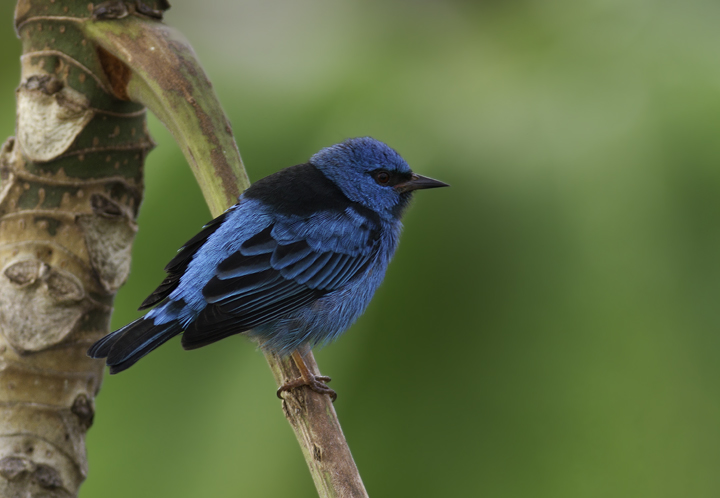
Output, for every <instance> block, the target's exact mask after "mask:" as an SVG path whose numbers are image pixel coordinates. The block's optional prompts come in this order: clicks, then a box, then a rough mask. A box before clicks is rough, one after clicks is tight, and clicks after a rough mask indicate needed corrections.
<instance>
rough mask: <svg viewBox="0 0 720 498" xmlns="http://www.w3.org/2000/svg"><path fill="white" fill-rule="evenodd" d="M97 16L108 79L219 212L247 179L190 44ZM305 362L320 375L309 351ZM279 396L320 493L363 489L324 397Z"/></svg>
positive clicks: (288, 371) (165, 32)
mask: <svg viewBox="0 0 720 498" xmlns="http://www.w3.org/2000/svg"><path fill="white" fill-rule="evenodd" d="M96 17H98V16H97V15H96ZM101 17H104V20H98V21H95V22H87V23H83V24H82V29H83V31H84V33H85V34H86V36H88V38H89V39H91V40H92V41H93V42H94V43H96V44H97V46H98V47H100V48H101V52H100V54H101V60H104V62H103V67H104V68H105V77H106V78H107V84H108V86H109V87H110V88H112V89H113V92H114V93H115V95H117V96H118V97H124V98H128V99H130V100H132V101H134V102H139V103H141V104H143V105H146V106H147V107H148V108H149V109H150V110H151V111H152V112H153V113H155V114H156V115H157V116H158V118H159V119H160V120H161V121H162V122H163V123H164V124H165V126H167V127H168V128H169V129H170V131H171V132H172V133H173V135H174V136H175V138H176V140H177V141H178V143H179V144H180V147H181V148H182V150H183V152H184V154H185V157H186V158H187V160H188V162H189V163H190V166H191V168H192V169H193V172H194V174H195V178H196V179H197V181H198V184H199V185H200V188H201V190H202V192H203V195H204V196H205V200H206V201H207V203H208V205H209V206H210V210H211V212H212V214H213V216H218V215H219V214H221V213H222V212H223V211H224V210H225V209H226V208H228V207H229V206H231V205H232V204H234V203H235V202H236V198H237V195H238V193H239V192H240V191H242V190H244V189H245V188H247V186H248V185H249V181H248V179H247V175H246V173H245V170H244V167H243V164H242V160H241V159H240V154H239V152H238V149H237V146H236V144H235V140H234V138H233V136H232V132H231V129H230V126H229V124H228V121H227V118H226V117H225V115H224V113H223V111H222V108H221V107H220V104H219V102H218V100H217V97H216V96H215V93H214V91H213V90H212V87H211V84H210V82H209V80H208V79H207V77H206V76H205V73H204V72H203V70H202V68H201V67H200V64H199V62H198V61H197V59H196V57H195V54H194V52H193V50H192V48H191V47H190V45H189V44H188V42H187V41H186V40H185V39H184V38H183V37H182V36H181V35H180V34H179V33H178V32H177V31H176V30H174V29H173V28H170V27H168V26H165V25H163V24H161V23H160V22H158V21H157V20H153V19H149V18H143V17H140V16H133V15H123V16H121V17H119V18H118V16H114V15H111V17H110V18H109V17H107V16H101ZM266 358H267V361H268V363H269V365H270V368H271V369H272V371H273V374H274V376H275V380H276V381H277V384H278V386H281V385H283V384H284V383H285V382H286V381H287V380H289V379H294V378H297V377H299V372H298V370H297V368H296V367H295V364H294V363H293V362H292V361H291V360H290V359H284V360H283V359H280V358H278V357H277V356H274V355H271V354H268V355H266ZM306 361H307V364H308V367H310V368H311V369H312V370H313V371H314V373H315V374H317V375H319V374H320V372H319V371H318V368H317V364H316V363H315V360H314V358H313V356H312V353H308V354H307V356H306ZM284 396H285V398H284V400H283V402H282V403H283V412H284V413H285V416H286V417H287V419H288V421H289V422H290V425H291V426H292V428H293V430H294V431H295V435H296V437H297V439H298V442H299V443H300V446H301V448H302V451H303V455H304V456H305V460H306V462H307V464H308V467H309V468H310V472H311V474H312V477H313V480H314V481H315V486H316V487H317V489H318V493H319V494H320V496H322V497H365V496H367V493H366V492H365V489H364V487H363V484H362V480H361V479H360V475H359V473H358V471H357V467H356V466H355V463H354V461H353V459H352V455H351V453H350V449H349V447H348V445H347V442H346V441H345V437H344V435H343V433H342V429H341V427H340V423H339V422H338V419H337V415H336V413H335V410H334V408H333V406H332V402H331V401H330V400H329V397H328V396H323V395H320V394H317V393H315V392H314V391H311V390H309V389H307V388H303V389H296V390H293V391H292V392H290V393H286V394H285V395H284Z"/></svg>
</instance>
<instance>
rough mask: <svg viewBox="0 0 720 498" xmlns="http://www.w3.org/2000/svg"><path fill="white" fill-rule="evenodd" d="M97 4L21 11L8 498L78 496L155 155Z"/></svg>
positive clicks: (4, 483)
mask: <svg viewBox="0 0 720 498" xmlns="http://www.w3.org/2000/svg"><path fill="white" fill-rule="evenodd" d="M91 14H92V12H91V11H90V10H89V9H88V4H87V3H86V2H78V1H75V2H62V3H61V2H54V1H51V0H50V1H47V0H46V1H40V0H37V1H33V0H21V1H20V2H19V3H18V4H17V7H16V12H15V26H16V30H17V34H18V36H19V37H20V39H21V41H22V45H23V55H22V58H21V65H22V72H21V83H20V86H19V88H18V90H17V126H16V135H17V136H16V137H15V138H10V139H9V140H7V141H6V142H5V144H4V145H3V148H2V151H1V152H0V178H1V179H2V187H1V190H0V495H2V496H5V497H10V496H53V497H55V496H57V497H61V496H62V497H64V496H75V495H77V492H78V488H79V486H80V484H81V483H82V482H83V480H84V479H85V477H86V475H87V461H86V457H85V432H86V431H87V429H88V428H89V427H90V425H91V424H92V421H93V415H94V398H95V395H96V394H97V392H98V389H99V387H100V383H101V380H102V372H103V365H102V363H101V362H98V361H94V360H91V359H90V358H88V357H87V356H86V355H85V351H86V350H87V348H88V346H90V345H91V344H92V343H93V342H94V341H96V340H97V339H99V338H100V337H102V336H103V335H104V334H106V333H107V332H108V328H109V321H110V312H111V311H112V304H113V298H114V296H115V292H116V291H117V289H118V288H119V287H120V285H122V283H123V282H124V281H125V279H126V278H127V275H128V272H129V269H130V250H131V247H132V242H133V239H134V237H135V232H136V230H137V227H136V225H135V219H136V216H137V212H138V207H139V205H140V201H141V199H142V191H143V180H142V168H143V162H144V160H145V156H146V155H147V153H148V151H149V150H150V149H151V148H152V147H153V142H152V140H151V139H150V136H149V135H148V132H147V128H146V122H145V109H144V107H143V106H142V105H140V104H137V103H134V102H129V101H126V100H121V99H119V98H117V97H116V96H115V95H114V94H113V92H112V89H111V88H110V87H109V86H108V81H107V80H106V79H104V78H103V77H102V75H103V71H102V65H101V61H100V59H99V56H98V52H97V50H96V48H95V46H94V44H92V43H90V42H88V40H87V39H86V37H85V35H84V34H83V32H82V30H81V29H79V26H78V24H77V22H75V21H74V19H88V18H90V16H91Z"/></svg>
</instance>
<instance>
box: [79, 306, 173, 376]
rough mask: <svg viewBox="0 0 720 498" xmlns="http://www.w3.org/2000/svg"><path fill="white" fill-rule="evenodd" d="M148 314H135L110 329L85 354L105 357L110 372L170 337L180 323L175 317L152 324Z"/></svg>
mask: <svg viewBox="0 0 720 498" xmlns="http://www.w3.org/2000/svg"><path fill="white" fill-rule="evenodd" d="M153 322H154V320H153V319H152V318H139V319H137V320H135V321H134V322H132V323H129V324H128V325H125V326H124V327H122V328H120V329H118V330H116V331H115V332H112V333H110V334H108V335H106V336H105V337H103V338H102V339H100V340H99V341H98V342H96V343H95V344H93V345H92V347H91V348H90V349H89V350H88V352H87V354H88V356H90V357H91V358H107V365H108V366H109V367H110V373H111V374H115V373H118V372H122V371H123V370H125V369H127V368H130V367H131V366H133V365H134V364H135V362H137V361H138V360H139V359H140V358H142V357H143V356H145V355H146V354H148V353H149V352H150V351H152V350H153V349H155V348H156V347H158V346H160V345H161V344H163V343H164V342H166V341H168V340H170V339H172V338H173V337H175V336H176V335H178V334H179V333H180V332H182V326H181V325H180V323H179V322H178V321H177V320H172V321H169V322H167V323H162V324H158V325H156V324H155V323H153Z"/></svg>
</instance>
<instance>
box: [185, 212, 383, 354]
mask: <svg viewBox="0 0 720 498" xmlns="http://www.w3.org/2000/svg"><path fill="white" fill-rule="evenodd" d="M379 234H380V227H379V222H376V221H374V220H371V219H368V218H367V217H366V216H363V215H361V214H360V213H357V212H355V211H353V210H352V209H347V210H346V211H345V212H341V213H337V212H335V213H327V212H326V213H322V212H321V213H316V214H315V215H313V216H311V217H310V218H309V219H308V218H302V219H293V218H290V217H288V218H284V219H280V220H276V222H275V223H273V224H271V225H269V226H268V227H266V228H264V229H263V230H261V231H260V232H258V233H257V234H255V235H254V236H253V237H250V238H249V239H248V240H246V241H245V242H244V243H243V244H242V245H241V246H240V248H239V250H238V251H236V252H234V253H233V254H231V255H230V256H228V257H227V258H226V259H224V260H223V261H221V262H220V264H219V265H218V266H217V271H216V274H215V276H214V277H212V278H211V279H210V280H209V281H208V283H207V284H206V285H205V287H203V290H202V294H203V297H204V298H205V301H206V302H207V303H208V304H207V306H206V307H205V308H204V309H203V310H202V311H201V312H200V314H199V316H198V317H197V318H196V319H195V320H194V321H193V322H192V323H191V324H190V325H188V327H187V328H186V330H185V333H184V334H183V338H182V345H183V347H184V348H185V349H195V348H199V347H202V346H205V345H207V344H210V343H212V342H215V341H218V340H220V339H223V338H225V337H227V336H230V335H233V334H237V333H240V332H244V331H246V330H250V329H252V328H255V327H257V326H259V325H262V324H265V323H268V322H270V321H272V320H276V319H278V318H282V317H283V316H286V315H287V314H289V313H291V312H293V311H295V310H297V309H299V308H301V307H303V306H306V305H308V304H310V303H312V302H314V301H316V300H317V299H319V298H320V297H322V296H323V295H325V294H327V293H328V292H331V291H333V290H336V289H339V288H341V287H342V286H343V285H345V284H346V283H348V282H349V281H350V280H351V279H353V278H354V277H355V276H356V275H358V274H360V273H361V272H363V271H364V270H365V269H366V268H367V266H368V265H369V264H370V263H371V262H372V260H373V258H374V257H375V255H376V254H377V250H378V246H379V238H380V235H379Z"/></svg>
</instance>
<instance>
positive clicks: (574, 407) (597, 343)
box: [0, 0, 720, 498]
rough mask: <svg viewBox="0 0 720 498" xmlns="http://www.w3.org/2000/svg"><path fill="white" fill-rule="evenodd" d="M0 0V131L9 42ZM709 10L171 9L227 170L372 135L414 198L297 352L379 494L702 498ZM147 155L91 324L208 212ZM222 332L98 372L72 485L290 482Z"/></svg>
mask: <svg viewBox="0 0 720 498" xmlns="http://www.w3.org/2000/svg"><path fill="white" fill-rule="evenodd" d="M13 6H14V2H13V1H11V0H0V20H2V21H1V22H2V26H3V27H2V28H1V29H0V37H1V38H0V46H1V47H2V50H1V51H0V67H1V68H2V70H1V71H0V137H5V136H9V135H12V134H13V126H14V124H13V121H14V105H15V104H14V89H15V87H16V86H17V84H18V81H19V67H18V59H17V57H18V55H19V53H20V45H19V43H18V42H17V41H16V40H15V38H14V34H13V31H12V10H13ZM719 17H720V4H718V2H717V0H712V1H701V0H688V1H685V2H671V1H650V0H622V1H620V0H604V1H601V0H587V1H581V2H578V1H574V0H536V1H531V0H527V1H521V0H516V1H505V2H501V1H482V2H460V1H456V2H451V1H446V2H440V1H431V0H424V1H410V0H404V1H402V0H392V1H391V0H382V1H381V0H369V1H361V0H357V1H336V0H332V1H331V0H310V1H304V2H298V1H293V0H277V1H273V2H267V1H262V0H252V1H243V2H240V1H236V0H225V1H218V0H213V1H205V2H199V1H194V2H193V1H191V0H173V8H172V10H171V11H169V12H168V14H167V16H166V20H167V22H168V23H171V24H173V25H175V26H177V27H179V28H180V29H181V30H182V31H183V32H185V34H186V35H187V36H188V37H189V39H190V40H191V42H192V43H193V44H194V46H195V48H196V51H197V52H198V54H199V56H200V59H201V60H202V61H203V64H204V66H205V68H206V70H207V72H208V74H209V75H210V78H211V79H212V81H213V83H214V85H215V88H216V90H217V93H218V95H219V97H220V100H221V101H222V103H223V105H224V106H225V109H226V111H227V113H228V115H229V118H230V120H231V122H232V123H233V127H234V130H235V134H236V137H237V140H238V143H239V146H240V150H241V153H242V155H243V158H244V160H245V164H246V167H247V169H248V171H249V174H250V177H251V179H253V180H257V179H259V178H261V177H263V176H265V175H267V174H269V173H271V172H274V171H276V170H278V169H280V168H282V167H285V166H289V165H292V164H297V163H301V162H304V161H306V160H307V158H308V157H309V156H310V155H311V154H312V153H314V152H315V151H317V150H318V149H319V148H321V147H323V146H327V145H330V144H333V143H335V142H338V141H341V140H343V139H345V138H347V137H352V136H358V135H372V136H374V137H376V138H378V139H381V140H383V141H386V142H387V143H389V144H390V145H392V146H393V147H395V148H396V149H397V150H398V151H400V153H401V154H403V155H404V157H405V158H406V159H407V160H408V162H409V163H410V165H411V166H412V167H413V168H414V169H415V170H416V171H418V172H420V173H422V174H426V175H429V176H432V177H435V178H439V179H442V180H444V181H446V182H448V183H450V184H452V188H450V189H443V190H435V191H428V192H421V193H419V194H418V195H417V196H416V200H415V202H414V205H413V206H412V208H411V209H410V211H409V212H408V214H407V216H406V218H405V233H404V235H403V239H402V243H401V245H400V248H399V250H398V253H397V255H396V258H395V260H394V262H393V264H392V265H391V267H390V269H389V271H388V274H387V278H386V281H385V283H384V284H383V286H382V287H381V288H380V290H379V291H378V293H377V295H376V297H375V299H374V301H373V303H372V304H371V306H370V308H369V309H368V311H367V313H366V314H365V315H364V316H363V317H362V318H361V319H360V320H359V322H358V323H357V324H356V325H355V326H354V327H353V328H352V329H351V330H350V331H349V332H348V334H346V335H345V336H343V337H342V339H341V340H340V341H338V342H337V343H336V344H334V345H332V346H330V347H328V348H326V349H324V350H322V351H319V352H317V359H318V362H319V363H320V365H321V368H322V371H323V372H324V373H327V374H329V375H331V376H332V377H333V379H334V380H333V382H332V387H333V388H334V389H336V390H337V391H338V393H339V398H338V401H337V403H336V404H335V407H336V409H337V411H338V414H339V417H340V420H341V422H342V424H343V428H344V430H345V434H346V436H347V438H348V441H349V443H350V446H351V448H352V451H353V453H354V455H355V458H356V461H357V464H358V466H359V469H360V472H361V474H362V476H363V479H364V481H365V484H366V486H367V489H368V491H369V493H370V495H371V496H373V497H374V498H381V497H405V496H408V497H438V496H441V497H455V496H462V497H465V496H478V497H493V498H496V497H498V498H502V497H508V498H516V497H533V498H535V497H548V498H558V497H567V498H589V497H598V498H600V497H602V498H606V497H610V496H612V497H628V498H638V497H649V498H662V497H693V498H700V497H713V498H716V497H717V496H720V392H719V389H720V383H719V382H718V380H719V378H718V376H719V374H720V364H719V362H718V354H719V353H720V334H718V328H719V326H720V309H719V307H718V300H719V298H720V258H718V255H719V254H720V226H718V220H719V219H720V167H719V165H720V139H719V137H718V130H720V56H719V55H718V54H719V49H718V47H720V30H719V29H718V18H719ZM150 127H151V131H152V134H153V136H154V137H155V139H156V141H157V142H158V144H159V146H158V148H157V149H156V150H155V151H154V152H152V153H151V154H150V156H149V159H148V162H147V190H146V199H145V202H144V204H143V207H142V211H141V214H140V219H139V225H140V231H139V233H138V236H137V241H136V243H135V248H134V252H133V269H132V274H131V276H130V280H129V281H128V283H127V284H126V285H125V287H124V288H123V289H122V290H121V291H120V293H119V295H118V297H117V301H116V308H115V314H114V317H113V326H114V327H119V326H121V325H123V324H125V323H127V322H128V321H130V320H132V319H133V318H135V317H137V316H139V314H138V312H136V311H134V310H135V308H136V307H137V305H138V304H139V303H140V302H141V301H142V299H143V298H144V297H145V296H146V295H147V294H148V293H149V292H150V291H152V290H153V288H154V287H155V285H156V284H157V283H159V281H160V280H161V279H162V277H163V272H162V268H163V266H164V265H165V263H166V262H167V261H168V260H169V259H170V258H171V257H172V255H173V254H174V253H175V250H176V249H177V248H178V247H179V246H180V245H181V244H182V243H183V242H184V241H185V240H187V239H188V238H189V237H191V236H192V235H193V234H194V233H195V232H196V231H197V230H198V229H199V228H200V227H201V225H202V224H203V223H205V222H206V221H208V219H209V214H208V211H207V208H206V207H205V206H204V204H203V201H202V198H201V196H200V193H199V191H198V188H197V186H196V185H195V184H194V182H193V178H192V175H191V174H190V171H189V168H187V166H186V165H185V162H184V160H183V157H182V155H181V153H180V152H179V150H178V148H177V146H176V145H175V144H174V143H173V140H172V137H171V136H170V135H169V134H168V132H167V131H165V130H164V129H163V128H162V126H161V125H159V123H158V122H157V120H155V119H154V118H152V119H151V121H150ZM274 391H275V386H274V383H273V380H272V377H271V374H270V371H269V369H268V368H267V366H266V364H265V361H264V359H263V357H262V355H261V354H260V353H258V352H257V351H256V350H255V348H254V345H253V344H252V343H250V342H248V341H246V340H244V339H243V338H242V337H234V338H231V339H228V340H226V341H223V342H221V343H218V344H216V345H213V346H210V347H208V348H204V349H202V350H199V351H194V352H191V353H188V352H184V351H183V350H182V349H181V348H180V345H179V342H178V341H177V340H173V341H172V342H171V343H169V344H168V345H166V346H164V347H162V348H160V349H159V350H157V351H156V352H154V353H152V354H151V355H150V356H149V357H148V358H146V359H144V360H143V361H141V362H140V363H138V365H136V366H135V367H133V368H132V369H130V370H128V371H127V372H125V373H123V374H121V375H118V376H113V377H109V376H108V377H106V380H105V383H104V386H103V389H102V392H101V394H100V396H99V397H98V399H97V413H96V417H95V425H94V427H93V428H92V429H91V431H90V432H89V434H88V453H89V460H90V475H89V478H88V480H87V482H86V484H85V485H84V487H83V488H82V491H81V496H82V497H94V496H102V497H104V498H111V497H126V496H173V497H197V496H212V497H235V496H252V497H279V496H292V497H312V496H315V491H314V488H313V485H312V481H311V479H310V476H309V474H308V472H307V469H306V467H305V463H304V461H303V459H302V456H301V453H300V450H299V448H298V446H297V443H296V442H295V439H294V436H293V434H292V431H291V430H290V428H289V426H288V425H287V423H286V422H285V419H284V418H283V416H282V412H281V410H280V402H279V401H278V400H277V399H276V398H275V393H274Z"/></svg>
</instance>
